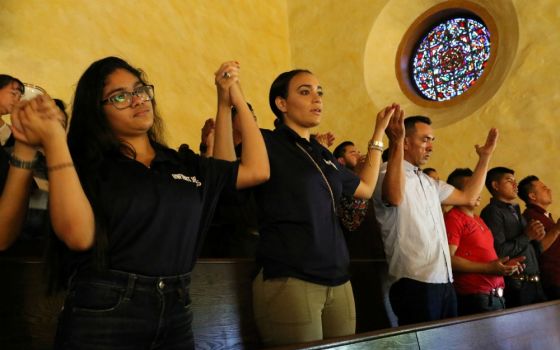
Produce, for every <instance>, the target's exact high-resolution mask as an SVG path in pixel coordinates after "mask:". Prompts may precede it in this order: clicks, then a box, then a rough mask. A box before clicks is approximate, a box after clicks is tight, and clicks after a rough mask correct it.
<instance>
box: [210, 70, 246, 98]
mask: <svg viewBox="0 0 560 350" xmlns="http://www.w3.org/2000/svg"><path fill="white" fill-rule="evenodd" d="M240 68H241V67H240V65H239V62H237V61H227V62H224V63H222V65H221V66H220V68H218V70H217V71H216V72H215V73H214V82H215V83H216V86H217V88H218V99H219V102H227V103H228V104H231V103H230V92H229V90H230V88H231V87H232V86H234V85H235V84H237V83H238V82H239V69H240Z"/></svg>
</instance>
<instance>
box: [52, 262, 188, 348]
mask: <svg viewBox="0 0 560 350" xmlns="http://www.w3.org/2000/svg"><path fill="white" fill-rule="evenodd" d="M189 285H190V274H185V275H180V276H173V277H146V276H140V275H135V274H129V273H126V272H121V271H107V272H104V273H80V274H78V275H76V276H75V277H74V278H73V280H72V282H71V285H70V290H69V293H68V296H67V298H66V301H65V303H64V308H63V310H62V312H61V314H60V317H59V324H58V329H57V335H56V340H55V349H57V350H59V349H80V350H94V349H95V350H101V349H103V350H116V349H119V350H133V349H134V350H137V349H166V350H167V349H185V350H186V349H194V339H193V334H192V329H191V324H192V311H191V304H190V298H189Z"/></svg>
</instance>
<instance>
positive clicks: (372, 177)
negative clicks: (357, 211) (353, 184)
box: [354, 130, 383, 199]
mask: <svg viewBox="0 0 560 350" xmlns="http://www.w3.org/2000/svg"><path fill="white" fill-rule="evenodd" d="M382 140H383V130H380V131H378V130H376V131H375V132H374V134H373V136H372V138H371V141H370V142H371V143H373V142H381V141H382ZM382 153H383V150H381V149H376V148H370V147H369V145H368V153H367V155H366V160H365V162H364V164H363V166H362V168H361V169H360V172H359V173H358V175H359V176H360V190H359V191H356V193H355V194H354V196H355V197H356V198H360V199H369V198H371V195H372V194H373V191H374V190H375V185H376V183H377V178H378V177H379V167H380V165H381V155H382Z"/></svg>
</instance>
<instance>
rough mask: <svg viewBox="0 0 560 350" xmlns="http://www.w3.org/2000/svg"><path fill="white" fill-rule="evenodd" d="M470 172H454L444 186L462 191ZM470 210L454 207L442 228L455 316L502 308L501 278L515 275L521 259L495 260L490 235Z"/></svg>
mask: <svg viewBox="0 0 560 350" xmlns="http://www.w3.org/2000/svg"><path fill="white" fill-rule="evenodd" d="M472 174H473V172H472V171H471V170H470V169H455V170H454V171H453V172H452V173H451V174H450V175H449V177H448V179H447V182H448V183H449V184H450V185H453V186H454V187H455V188H457V189H459V190H462V189H463V188H464V187H465V184H466V183H467V182H468V181H469V179H470V177H471V176H472ZM478 205H480V199H479V200H478V201H477V202H476V205H474V206H455V207H453V208H452V209H451V210H449V211H448V212H447V213H446V214H445V227H446V230H447V239H448V243H449V253H450V255H451V265H452V268H453V273H454V277H455V282H454V286H455V290H456V292H457V304H458V312H459V315H468V314H473V313H479V312H485V311H492V310H500V309H503V308H505V299H504V297H503V290H504V286H505V284H504V278H503V277H502V276H504V275H512V274H514V273H518V272H519V271H520V270H521V269H522V265H521V261H523V260H524V259H525V258H524V257H519V258H517V259H510V258H509V257H503V258H501V259H498V255H497V254H496V250H495V249H494V238H493V236H492V232H490V229H489V228H488V227H487V226H486V224H485V223H484V221H482V219H481V218H480V217H478V216H477V215H474V209H475V207H477V206H478Z"/></svg>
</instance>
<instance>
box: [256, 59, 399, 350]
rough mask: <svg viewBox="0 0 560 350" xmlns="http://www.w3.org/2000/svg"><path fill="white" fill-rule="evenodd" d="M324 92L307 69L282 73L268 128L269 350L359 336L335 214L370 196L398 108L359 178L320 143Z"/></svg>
mask: <svg viewBox="0 0 560 350" xmlns="http://www.w3.org/2000/svg"><path fill="white" fill-rule="evenodd" d="M322 95H323V91H322V88H321V86H320V85H319V82H318V80H317V78H316V77H315V76H314V75H313V74H311V72H309V71H306V70H294V71H290V72H286V73H282V74H280V75H279V76H278V77H277V78H276V80H275V81H274V82H273V83H272V87H271V88H270V94H269V103H270V106H271V108H272V111H273V112H274V114H275V115H276V117H277V118H278V119H277V121H276V122H277V123H276V124H277V127H276V129H275V130H274V131H270V130H264V131H263V136H264V138H265V142H266V146H267V150H268V154H269V159H270V171H271V176H270V180H269V181H268V182H267V183H265V184H263V185H260V186H258V187H257V188H256V190H255V196H256V200H257V207H258V208H259V213H258V215H259V233H260V241H259V245H258V248H257V262H258V263H259V265H260V266H261V267H262V269H261V272H260V273H259V275H258V276H257V277H256V278H255V281H254V282H253V304H254V311H255V319H256V322H257V326H258V328H259V332H260V334H261V338H262V340H263V342H264V344H265V345H266V346H272V345H280V344H289V343H297V342H303V341H312V340H318V339H323V338H330V337H335V336H342V335H348V334H353V333H354V332H355V323H356V320H355V310H354V297H353V294H352V287H351V285H350V282H349V276H348V265H349V258H348V250H347V248H346V243H345V241H344V237H343V233H342V230H341V228H340V224H339V221H338V218H337V216H336V206H337V205H338V201H339V199H340V196H341V195H342V194H343V193H344V194H346V195H354V196H356V197H359V198H369V197H371V195H372V193H373V190H374V187H375V183H376V181H377V176H378V171H379V165H380V159H381V153H382V151H383V143H382V138H383V133H384V131H385V128H386V127H387V125H388V122H389V120H390V119H391V117H392V116H393V115H394V116H395V117H396V116H399V117H401V118H402V112H401V111H400V108H399V107H398V106H397V105H392V106H389V107H387V108H384V109H383V110H382V111H380V112H379V114H378V115H377V120H376V125H375V128H374V133H373V136H372V139H371V141H370V143H369V147H368V148H369V150H368V154H367V161H366V164H365V166H364V168H363V170H362V172H361V173H360V174H359V176H358V175H355V174H354V173H352V172H350V171H348V170H346V169H345V168H344V167H342V166H339V165H338V164H337V161H336V159H335V158H334V157H333V156H332V154H331V153H330V152H329V151H328V150H327V149H326V148H324V147H322V146H321V145H320V144H319V143H318V142H317V141H316V140H314V139H313V138H310V130H311V128H313V127H315V126H317V125H319V122H320V121H321V113H322V109H323V105H322Z"/></svg>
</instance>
